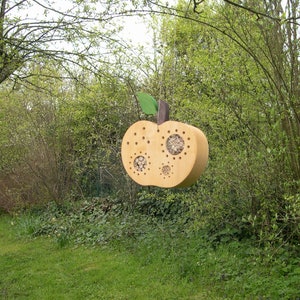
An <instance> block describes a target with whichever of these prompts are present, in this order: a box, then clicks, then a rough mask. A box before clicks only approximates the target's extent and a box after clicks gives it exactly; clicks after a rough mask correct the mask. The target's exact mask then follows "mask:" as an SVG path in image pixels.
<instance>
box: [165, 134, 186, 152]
mask: <svg viewBox="0 0 300 300" xmlns="http://www.w3.org/2000/svg"><path fill="white" fill-rule="evenodd" d="M166 147H167V150H168V152H169V153H171V154H172V155H178V154H180V153H181V152H182V151H183V149H184V139H183V138H182V137H181V136H180V135H179V134H177V133H176V134H172V135H170V136H169V137H168V139H167V141H166Z"/></svg>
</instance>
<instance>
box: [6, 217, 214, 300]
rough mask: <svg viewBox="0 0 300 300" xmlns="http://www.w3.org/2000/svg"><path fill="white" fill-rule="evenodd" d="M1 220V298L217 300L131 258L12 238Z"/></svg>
mask: <svg viewBox="0 0 300 300" xmlns="http://www.w3.org/2000/svg"><path fill="white" fill-rule="evenodd" d="M10 222H11V220H10V219H9V218H7V217H1V218H0V266H1V272H0V299H218V297H216V296H215V295H213V294H212V293H211V292H210V291H209V290H206V289H202V288H201V286H197V287H196V285H195V284H192V283H188V282H187V281H186V280H185V279H179V278H178V277H177V275H176V274H174V276H172V273H170V269H169V266H168V265H161V264H159V263H158V262H157V263H155V262H154V263H152V264H143V263H141V260H140V258H136V257H135V255H134V254H130V253H128V252H127V253H126V252H124V253H121V252H119V251H118V250H109V249H107V248H101V247H94V248H91V247H90V248H87V247H84V246H78V247H74V246H66V247H63V248H61V247H58V246H57V244H55V243H53V241H51V240H49V239H47V238H46V237H40V238H37V239H33V240H25V239H20V238H17V237H16V235H15V234H14V232H13V231H12V226H11V225H10Z"/></svg>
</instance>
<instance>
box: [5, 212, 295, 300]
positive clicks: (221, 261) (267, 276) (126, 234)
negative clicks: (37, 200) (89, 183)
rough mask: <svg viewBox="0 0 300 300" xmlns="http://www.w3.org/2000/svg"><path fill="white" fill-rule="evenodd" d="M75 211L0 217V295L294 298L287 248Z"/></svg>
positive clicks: (291, 256)
mask: <svg viewBox="0 0 300 300" xmlns="http://www.w3.org/2000/svg"><path fill="white" fill-rule="evenodd" d="M83 211H84V214H81V213H80V212H81V210H80V211H77V212H76V214H73V213H70V212H67V213H62V212H61V211H59V213H58V211H57V210H56V209H55V210H53V213H54V214H53V215H52V213H51V211H46V212H45V213H44V214H43V213H42V212H38V213H37V214H29V215H27V214H24V215H21V216H19V217H18V218H17V219H12V218H9V217H3V216H2V217H0V232H1V234H0V265H1V269H2V270H3V271H2V272H0V298H1V297H2V299H200V300H201V299H212V300H213V299H272V300H273V299H275V300H276V299H286V300H296V299H300V288H299V287H300V284H299V283H300V258H299V256H296V255H295V253H297V252H295V251H294V250H295V249H294V250H293V249H292V250H291V249H289V250H288V249H286V248H284V247H280V248H276V249H272V248H268V247H254V246H253V245H252V244H251V242H249V241H237V240H234V239H233V240H232V241H231V242H227V243H220V244H218V245H216V244H214V245H212V244H210V243H208V242H206V241H205V239H203V237H202V236H201V234H199V233H195V232H191V233H188V232H186V231H184V230H182V231H181V230H178V228H177V229H176V228H175V227H176V226H175V225H172V224H171V225H170V224H169V225H168V224H167V223H166V224H163V223H160V224H159V223H157V224H151V223H147V222H146V221H145V220H144V219H141V220H139V219H138V217H137V216H135V217H133V218H129V217H128V216H126V217H125V219H124V218H123V217H118V218H115V216H112V217H109V216H107V215H105V216H104V215H102V214H99V211H98V210H97V211H95V210H93V211H91V212H87V211H86V209H84V210H83ZM101 220H102V221H101ZM12 224H13V225H12ZM180 228H181V227H180ZM298 253H299V252H298Z"/></svg>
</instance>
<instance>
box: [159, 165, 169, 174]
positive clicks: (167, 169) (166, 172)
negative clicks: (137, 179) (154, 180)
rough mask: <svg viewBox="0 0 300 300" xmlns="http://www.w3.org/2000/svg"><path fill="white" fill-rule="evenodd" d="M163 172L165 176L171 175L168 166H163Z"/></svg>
mask: <svg viewBox="0 0 300 300" xmlns="http://www.w3.org/2000/svg"><path fill="white" fill-rule="evenodd" d="M161 172H162V174H163V175H169V174H170V172H171V167H170V166H168V165H166V166H162V168H161Z"/></svg>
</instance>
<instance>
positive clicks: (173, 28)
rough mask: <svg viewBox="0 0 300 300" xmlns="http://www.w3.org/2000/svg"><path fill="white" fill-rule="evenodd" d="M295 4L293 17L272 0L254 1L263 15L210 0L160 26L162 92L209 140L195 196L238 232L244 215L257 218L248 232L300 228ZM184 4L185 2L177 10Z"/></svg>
mask: <svg viewBox="0 0 300 300" xmlns="http://www.w3.org/2000/svg"><path fill="white" fill-rule="evenodd" d="M202 2H203V1H202ZM291 2H292V1H291ZM291 2H290V3H289V4H288V5H290V6H287V10H288V12H289V13H287V16H288V17H287V18H285V17H284V16H283V11H282V10H281V7H280V3H279V2H276V3H275V2H274V1H270V2H266V1H265V2H264V5H265V6H264V5H263V4H258V3H256V2H255V3H254V4H253V3H252V4H251V5H252V6H251V10H255V11H259V12H261V13H260V14H259V17H258V16H257V14H254V13H253V12H251V10H248V9H247V10H246V9H241V8H240V7H239V6H235V5H231V4H230V3H225V4H222V3H221V4H220V3H218V4H217V5H215V6H214V7H212V6H211V5H208V4H207V3H204V2H203V3H202V4H201V5H202V6H201V9H202V11H201V13H199V11H198V10H197V12H196V13H195V11H194V10H193V9H192V8H190V9H189V10H186V9H185V12H184V14H182V15H181V17H180V18H178V17H177V18H176V17H174V15H172V16H171V17H170V18H169V19H168V21H166V22H165V24H164V27H163V29H162V44H163V45H164V48H162V51H163V53H164V56H163V59H162V63H163V65H162V68H161V72H160V74H158V75H157V76H156V78H160V79H161V81H160V82H161V83H162V84H163V86H161V85H160V87H159V91H164V94H165V96H166V97H167V99H168V98H170V99H173V106H175V112H174V113H175V117H178V118H179V119H181V120H187V121H188V122H189V123H193V124H194V125H196V126H197V125H198V126H199V127H201V128H203V129H204V131H205V132H206V133H207V135H208V138H209V141H210V144H211V158H210V165H209V168H208V170H207V172H206V173H205V176H204V178H203V179H202V182H203V184H201V183H200V184H201V187H200V189H199V190H198V192H197V194H198V193H200V195H201V196H198V197H196V199H197V198H198V199H199V198H200V199H202V201H201V202H200V203H199V209H201V210H202V211H206V214H205V216H206V217H207V218H208V219H209V221H208V224H209V226H211V227H212V228H213V229H214V230H216V228H224V227H226V226H227V227H228V226H229V227H230V226H233V227H234V228H235V229H236V228H239V230H241V229H242V228H245V227H244V225H245V223H243V222H241V220H242V217H243V216H244V218H245V220H249V223H251V224H252V225H253V224H255V226H249V227H246V228H247V229H246V231H247V230H249V229H250V231H251V230H252V229H253V228H255V230H256V234H258V233H259V232H263V234H267V235H268V236H269V237H270V235H272V234H274V232H273V229H272V228H277V229H278V228H280V229H278V231H280V232H281V233H282V232H285V233H286V235H285V237H286V238H288V237H291V236H293V237H297V236H299V230H298V229H297V226H298V225H297V224H299V215H297V214H296V215H295V214H293V213H292V211H291V209H290V208H289V207H291V206H293V207H294V208H293V209H296V210H297V209H298V210H299V200H297V199H298V197H299V196H298V194H297V193H298V191H299V173H298V165H299V109H298V107H299V106H298V105H299V100H296V99H298V98H297V96H296V95H297V93H298V92H299V91H298V88H297V84H296V83H293V82H294V79H295V76H298V75H296V74H298V71H297V70H298V69H299V61H298V59H296V58H295V57H296V56H297V51H299V49H298V50H297V51H296V49H297V47H298V45H296V44H297V42H296V40H294V38H295V36H297V34H296V32H295V31H296V28H294V26H295V23H294V22H292V21H291V20H296V17H294V18H293V17H291V16H293V15H294V16H295V12H293V11H294V10H291V7H292V5H291ZM243 3H244V4H245V3H246V2H243ZM249 3H250V1H248V2H247V3H246V4H247V5H250V4H249ZM293 3H294V9H295V6H297V7H298V6H299V4H297V3H296V2H295V1H294V2H293ZM296 4H297V5H296ZM187 7H188V6H187V2H184V1H181V2H180V3H179V6H178V9H177V12H179V11H181V12H183V11H184V9H183V8H187ZM199 7H200V6H198V9H199ZM289 7H290V8H289ZM283 19H285V20H286V21H284V22H280V21H279V20H283ZM191 21H192V22H191ZM291 32H293V34H292V35H291ZM291 36H293V37H291ZM294 51H296V52H294ZM291 57H294V58H293V59H290V58H291ZM298 79H299V78H298ZM298 79H297V82H299V80H298ZM292 87H293V88H292ZM195 111H197V114H196V115H195V114H194V112H195ZM194 195H195V194H194ZM194 195H193V199H195V198H194ZM198 195H199V194H198ZM291 199H294V200H291ZM196 201H197V200H196ZM291 201H294V202H293V204H291ZM248 217H249V219H248ZM200 218H201V220H204V219H205V218H204V216H203V215H202V214H201V217H200ZM254 219H255V220H256V221H253V220H254ZM283 220H288V221H285V222H283ZM217 224H218V225H217ZM278 224H280V226H279V225H278ZM290 225H291V226H290ZM214 226H216V227H214ZM271 232H272V234H271ZM276 234H278V232H276ZM276 234H275V235H276ZM279 235H280V234H279ZM273 236H274V235H273Z"/></svg>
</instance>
